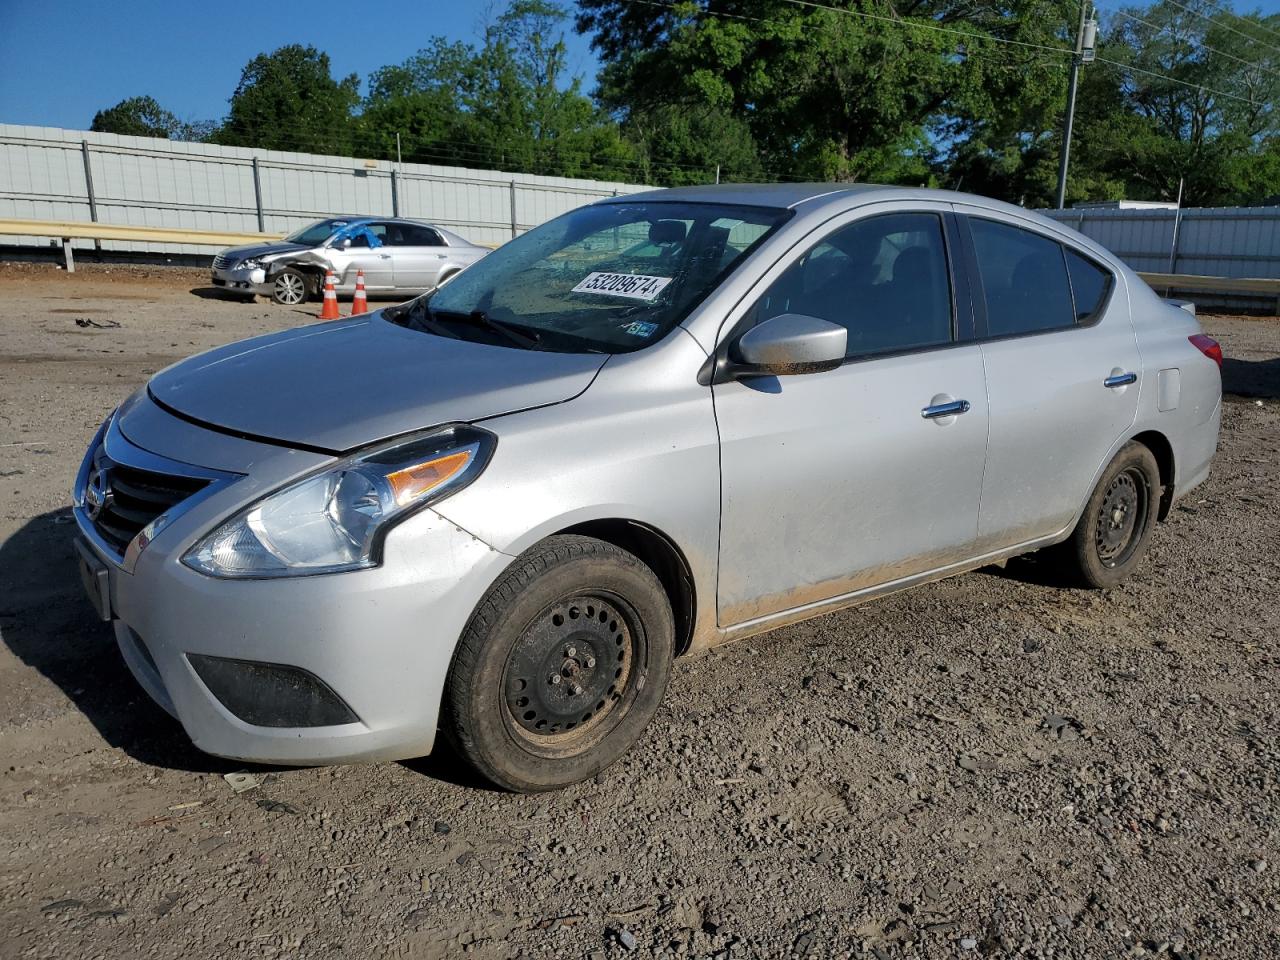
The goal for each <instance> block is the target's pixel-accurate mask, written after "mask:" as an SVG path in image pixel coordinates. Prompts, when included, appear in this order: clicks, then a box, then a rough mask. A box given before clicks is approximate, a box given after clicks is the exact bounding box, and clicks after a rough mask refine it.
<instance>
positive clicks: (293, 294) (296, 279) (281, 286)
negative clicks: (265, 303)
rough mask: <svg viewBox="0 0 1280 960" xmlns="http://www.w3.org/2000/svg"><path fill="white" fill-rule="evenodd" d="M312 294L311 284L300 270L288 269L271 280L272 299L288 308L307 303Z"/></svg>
mask: <svg viewBox="0 0 1280 960" xmlns="http://www.w3.org/2000/svg"><path fill="white" fill-rule="evenodd" d="M310 294H311V282H310V280H309V279H308V277H307V275H306V274H305V273H303V272H302V271H300V270H294V269H293V268H292V267H286V268H285V269H283V270H281V271H280V272H279V273H277V274H276V275H275V276H274V277H272V278H271V299H272V300H273V301H275V302H276V303H279V304H281V305H283V306H286V307H296V306H297V305H298V304H300V303H306V302H307V298H308V297H309V296H310Z"/></svg>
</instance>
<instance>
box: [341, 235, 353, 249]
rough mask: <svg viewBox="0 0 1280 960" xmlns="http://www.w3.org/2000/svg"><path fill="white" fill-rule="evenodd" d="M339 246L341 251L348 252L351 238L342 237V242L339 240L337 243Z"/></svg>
mask: <svg viewBox="0 0 1280 960" xmlns="http://www.w3.org/2000/svg"><path fill="white" fill-rule="evenodd" d="M339 246H340V247H342V249H343V250H350V249H351V238H350V237H343V238H342V240H341V242H340V243H339Z"/></svg>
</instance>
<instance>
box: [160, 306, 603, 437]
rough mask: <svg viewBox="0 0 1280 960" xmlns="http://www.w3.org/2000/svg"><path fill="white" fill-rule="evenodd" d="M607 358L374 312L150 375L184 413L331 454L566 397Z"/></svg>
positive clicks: (236, 346)
mask: <svg viewBox="0 0 1280 960" xmlns="http://www.w3.org/2000/svg"><path fill="white" fill-rule="evenodd" d="M607 359H608V357H607V356H605V355H601V354H572V353H550V352H544V351H533V350H521V349H516V348H509V347H502V346H493V345H489V344H484V343H472V342H469V341H465V340H453V339H450V338H448V337H442V336H436V335H434V334H430V333H423V332H419V331H416V330H408V329H405V328H404V327H400V326H397V325H395V324H393V323H391V322H389V321H387V320H384V319H383V318H382V315H381V313H372V314H369V315H368V316H365V317H359V318H354V319H350V320H340V321H336V322H333V323H326V324H317V325H313V326H308V327H300V328H298V329H294V330H286V331H283V332H281V333H275V334H270V335H268V336H265V337H257V338H255V339H252V340H244V341H241V342H240V343H232V344H228V345H227V346H225V347H219V348H218V349H216V350H211V351H209V352H208V353H203V354H200V355H199V356H195V357H192V358H190V359H189V360H184V361H182V362H180V363H177V364H175V365H173V366H172V367H169V368H167V369H165V370H162V371H161V372H160V373H158V374H156V376H155V377H154V378H152V380H151V383H150V384H149V385H148V391H149V393H150V394H151V397H152V399H154V400H155V401H156V402H158V403H159V404H161V405H162V406H164V407H167V408H168V409H170V410H171V411H173V412H175V413H177V414H179V415H181V416H183V417H186V418H188V419H191V420H196V421H198V422H200V423H204V424H208V425H210V426H214V427H218V428H221V429H224V430H229V431H233V432H235V433H238V434H241V435H244V436H248V437H253V438H256V439H263V440H271V441H275V442H280V443H285V444H289V445H292V446H297V447H306V448H310V449H315V450H320V451H323V452H327V453H339V452H344V451H348V450H352V449H354V448H356V447H360V446H364V445H365V444H369V443H374V442H377V441H379V440H383V439H386V438H388V437H394V436H397V435H399V434H405V433H410V432H412V431H415V430H421V429H425V428H427V427H432V426H435V425H437V424H441V423H448V422H457V421H475V420H483V419H486V418H488V417H495V416H499V415H501V414H504V413H514V412H516V411H518V410H525V409H528V408H530V407H540V406H546V405H548V404H553V403H560V402H562V401H564V400H569V399H571V398H573V397H575V396H577V395H578V394H580V393H582V391H584V390H586V389H587V387H588V386H589V385H590V383H591V381H592V379H593V378H594V377H595V375H596V373H597V372H598V371H599V370H600V368H601V367H602V366H603V365H604V362H605V360H607Z"/></svg>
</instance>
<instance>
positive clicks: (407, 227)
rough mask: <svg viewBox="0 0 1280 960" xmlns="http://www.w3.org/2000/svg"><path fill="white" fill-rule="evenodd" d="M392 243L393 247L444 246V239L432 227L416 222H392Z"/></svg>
mask: <svg viewBox="0 0 1280 960" xmlns="http://www.w3.org/2000/svg"><path fill="white" fill-rule="evenodd" d="M391 226H392V233H391V245H392V246H393V247H443V246H444V240H442V239H441V237H440V234H438V233H436V232H435V231H434V230H432V229H431V228H430V227H420V226H418V225H417V224H414V223H395V224H392V225H391Z"/></svg>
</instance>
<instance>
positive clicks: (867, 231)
mask: <svg viewBox="0 0 1280 960" xmlns="http://www.w3.org/2000/svg"><path fill="white" fill-rule="evenodd" d="M783 313H801V314H807V315H809V316H812V317H819V318H821V319H823V320H827V321H830V322H831V323H838V324H840V325H841V326H843V327H845V328H846V329H847V330H848V331H849V338H848V346H847V347H846V354H847V355H848V356H850V357H859V356H868V355H873V354H879V353H894V352H898V351H902V350H912V349H918V348H921V347H931V346H937V345H940V344H945V343H950V342H951V328H952V324H951V280H950V275H949V273H948V270H947V254H946V247H945V244H944V241H943V236H942V221H941V219H940V218H939V217H938V216H937V215H936V214H932V213H899V214H887V215H885V216H878V217H869V218H867V219H865V220H858V221H857V222H855V223H851V224H849V225H848V226H847V227H843V228H841V229H839V230H837V231H835V232H834V233H832V234H830V235H828V236H827V237H826V238H825V239H824V240H822V241H820V242H819V243H818V244H817V245H816V246H814V247H813V248H812V249H811V250H809V252H808V253H806V254H805V255H804V256H803V257H802V258H801V259H800V260H798V261H797V262H796V263H794V264H792V265H791V266H790V267H789V268H788V269H787V272H786V273H784V274H783V275H782V276H781V277H779V278H778V279H777V280H775V281H774V282H773V284H771V285H770V287H769V289H768V290H766V291H765V293H764V295H763V296H762V297H761V298H760V300H759V301H757V303H756V310H755V316H754V318H753V320H754V323H756V324H758V323H762V322H764V321H765V320H768V319H770V318H771V317H776V316H778V315H779V314H783Z"/></svg>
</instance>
